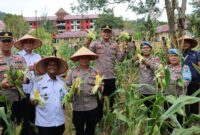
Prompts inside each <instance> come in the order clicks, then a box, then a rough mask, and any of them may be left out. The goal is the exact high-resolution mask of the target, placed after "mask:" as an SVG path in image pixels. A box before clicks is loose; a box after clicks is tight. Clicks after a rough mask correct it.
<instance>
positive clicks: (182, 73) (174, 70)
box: [165, 48, 191, 96]
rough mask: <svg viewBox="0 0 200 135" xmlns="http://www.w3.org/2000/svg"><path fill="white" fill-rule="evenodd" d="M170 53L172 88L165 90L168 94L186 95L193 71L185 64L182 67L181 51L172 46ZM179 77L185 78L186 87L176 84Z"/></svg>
mask: <svg viewBox="0 0 200 135" xmlns="http://www.w3.org/2000/svg"><path fill="white" fill-rule="evenodd" d="M168 54H169V65H168V68H169V71H170V89H169V90H165V94H166V95H174V96H179V95H186V92H187V86H188V84H189V82H190V81H191V71H190V68H189V66H187V65H184V66H183V67H181V64H180V60H179V55H180V52H178V50H177V49H174V48H171V49H169V50H168ZM177 79H183V80H184V89H183V87H182V86H178V85H177V86H175V84H176V83H175V81H176V80H177Z"/></svg>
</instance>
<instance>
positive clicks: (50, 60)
mask: <svg viewBox="0 0 200 135" xmlns="http://www.w3.org/2000/svg"><path fill="white" fill-rule="evenodd" d="M67 69H68V65H67V63H66V62H65V61H64V60H62V59H60V58H57V57H47V58H43V59H42V60H40V61H39V62H38V63H37V64H36V70H37V72H38V73H40V74H43V75H41V76H40V77H38V78H37V79H35V82H34V87H33V90H32V92H31V102H32V104H33V105H35V106H36V118H35V125H36V126H37V128H38V135H63V132H64V130H65V125H64V124H65V116H64V109H63V106H62V102H63V98H64V96H65V94H66V93H67V89H66V88H67V87H66V81H65V80H64V79H63V78H61V77H60V75H61V74H63V73H65V72H66V71H67Z"/></svg>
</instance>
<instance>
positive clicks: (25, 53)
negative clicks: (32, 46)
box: [23, 50, 34, 56]
mask: <svg viewBox="0 0 200 135" xmlns="http://www.w3.org/2000/svg"><path fill="white" fill-rule="evenodd" d="M23 51H24V53H23V54H24V56H25V55H34V52H33V51H32V52H31V54H29V53H27V52H26V51H25V50H23Z"/></svg>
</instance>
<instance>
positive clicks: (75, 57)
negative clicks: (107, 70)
mask: <svg viewBox="0 0 200 135" xmlns="http://www.w3.org/2000/svg"><path fill="white" fill-rule="evenodd" d="M81 56H89V59H90V60H95V59H97V57H98V56H97V55H96V54H95V53H93V52H92V51H90V50H89V49H87V48H86V47H82V48H80V49H79V50H78V51H77V52H76V53H75V54H74V55H72V56H71V58H70V59H71V60H73V61H78V60H79V57H81Z"/></svg>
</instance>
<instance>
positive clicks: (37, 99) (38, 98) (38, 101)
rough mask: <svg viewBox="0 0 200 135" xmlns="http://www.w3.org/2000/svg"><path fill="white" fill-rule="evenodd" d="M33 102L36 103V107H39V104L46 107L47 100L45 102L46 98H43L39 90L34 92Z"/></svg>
mask: <svg viewBox="0 0 200 135" xmlns="http://www.w3.org/2000/svg"><path fill="white" fill-rule="evenodd" d="M32 100H33V102H35V103H33V104H35V105H37V104H39V105H40V106H44V105H45V100H44V98H42V97H41V95H40V92H39V91H38V90H37V89H35V90H34V94H33V97H32Z"/></svg>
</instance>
